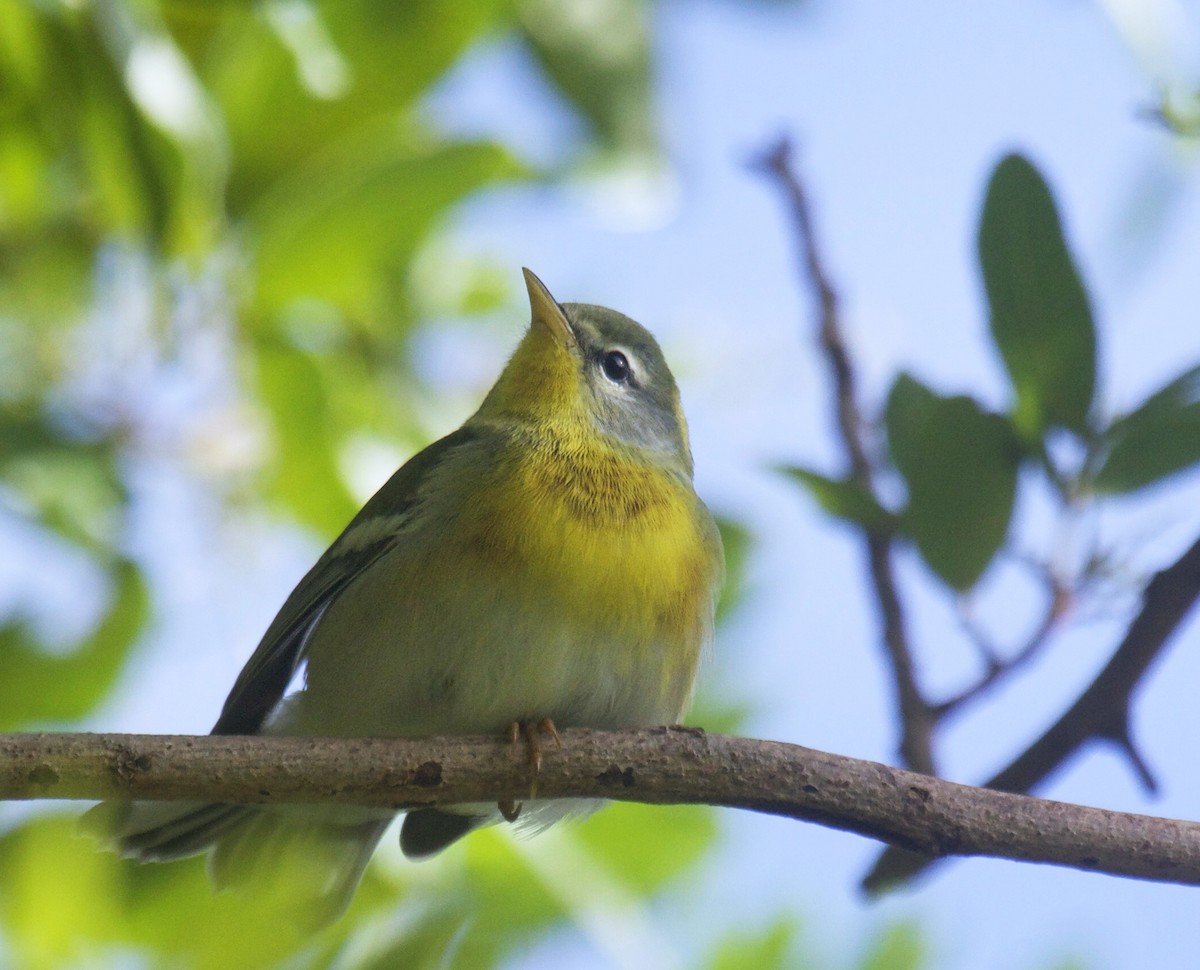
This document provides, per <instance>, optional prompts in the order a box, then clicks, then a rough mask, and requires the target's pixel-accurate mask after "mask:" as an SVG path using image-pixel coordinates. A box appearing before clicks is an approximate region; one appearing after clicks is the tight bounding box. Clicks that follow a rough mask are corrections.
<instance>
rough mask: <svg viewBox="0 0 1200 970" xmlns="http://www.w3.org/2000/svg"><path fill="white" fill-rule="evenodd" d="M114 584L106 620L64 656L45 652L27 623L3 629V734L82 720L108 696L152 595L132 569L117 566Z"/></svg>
mask: <svg viewBox="0 0 1200 970" xmlns="http://www.w3.org/2000/svg"><path fill="white" fill-rule="evenodd" d="M113 579H114V582H115V589H114V591H113V595H112V602H111V605H110V606H109V608H108V611H107V612H106V613H105V615H104V618H103V619H102V620H101V621H100V623H99V624H98V625H97V626H96V628H95V630H93V631H92V633H91V634H90V635H89V636H88V637H86V638H85V639H84V641H83V642H82V643H80V644H78V645H77V646H76V647H75V648H74V649H72V650H71V651H69V652H67V653H65V654H64V653H58V652H56V653H49V652H47V651H45V650H43V649H42V648H41V647H40V645H39V644H38V643H37V642H36V640H35V638H34V636H33V633H32V631H31V630H30V629H29V628H28V627H27V626H26V625H25V624H23V623H19V622H16V623H10V624H9V625H7V626H5V627H0V670H3V671H4V676H3V677H2V678H0V731H13V730H17V729H20V728H24V727H27V726H28V725H30V724H34V723H44V722H46V721H73V720H78V719H79V718H81V717H84V716H85V715H87V714H88V713H90V712H91V711H92V709H93V708H95V707H96V705H97V704H99V703H100V702H101V701H103V700H104V698H105V697H106V696H107V694H108V692H109V691H110V690H111V689H112V686H113V684H114V682H115V681H116V678H117V675H118V674H119V673H120V672H121V670H122V669H123V667H124V665H125V658H126V657H127V655H128V653H129V650H130V648H131V647H132V646H133V643H134V641H135V640H136V638H137V635H138V634H139V633H140V632H141V630H142V628H143V627H144V625H145V622H146V618H147V616H148V614H149V593H148V591H147V589H146V586H145V582H144V580H143V578H142V575H141V573H140V572H139V570H138V569H137V567H136V566H135V565H134V564H133V563H131V562H121V563H118V564H117V566H116V568H115V570H114V572H113Z"/></svg>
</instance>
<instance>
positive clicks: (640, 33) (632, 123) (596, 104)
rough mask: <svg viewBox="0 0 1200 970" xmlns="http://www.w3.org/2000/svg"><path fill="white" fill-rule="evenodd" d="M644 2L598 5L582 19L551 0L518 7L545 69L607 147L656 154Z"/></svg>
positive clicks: (621, 0) (536, 0)
mask: <svg viewBox="0 0 1200 970" xmlns="http://www.w3.org/2000/svg"><path fill="white" fill-rule="evenodd" d="M647 6H648V5H647V4H646V3H645V0H612V2H609V3H603V4H596V5H594V6H593V7H592V8H591V9H590V10H589V13H588V15H587V16H580V10H579V8H577V7H574V6H572V5H571V4H564V3H558V2H556V0H527V2H525V3H521V4H518V5H517V12H518V16H519V17H520V19H521V26H522V27H523V28H524V29H525V32H526V37H527V40H528V42H529V46H530V48H531V49H532V51H533V54H534V56H535V57H536V58H537V60H538V62H539V63H540V64H541V66H542V69H543V70H544V71H545V72H546V75H547V76H548V77H549V78H550V80H551V81H552V82H553V84H554V85H555V86H556V87H557V88H558V89H559V91H560V92H561V93H562V94H563V95H564V96H565V97H566V98H567V99H568V100H569V101H570V102H571V103H572V105H574V107H575V108H576V109H577V110H578V111H579V112H580V114H582V115H583V117H584V118H586V119H587V121H588V123H589V125H590V126H591V129H592V131H593V133H594V134H595V136H596V138H597V139H598V141H599V142H600V143H601V145H603V146H604V147H605V148H607V149H609V150H612V151H616V152H632V153H637V154H647V153H650V154H653V153H654V152H655V151H656V149H657V144H658V136H657V131H656V126H655V122H654V115H653V110H652V98H651V92H652V78H651V69H650V58H651V42H650V24H649V21H650V16H649V13H648V10H647Z"/></svg>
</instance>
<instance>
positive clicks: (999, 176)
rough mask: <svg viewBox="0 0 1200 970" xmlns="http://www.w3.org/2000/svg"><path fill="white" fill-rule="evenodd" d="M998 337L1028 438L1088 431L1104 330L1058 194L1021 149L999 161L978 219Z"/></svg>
mask: <svg viewBox="0 0 1200 970" xmlns="http://www.w3.org/2000/svg"><path fill="white" fill-rule="evenodd" d="M979 262H980V266H981V268H982V270H983V281H984V286H985V288H986V290H987V298H988V304H989V307H990V321H991V332H992V339H993V340H994V341H995V343H996V347H997V348H998V349H999V351H1000V355H1001V356H1002V357H1003V358H1004V364H1005V366H1006V367H1007V368H1008V374H1009V379H1010V380H1011V381H1012V386H1013V391H1014V393H1015V396H1016V402H1015V406H1014V409H1013V423H1014V424H1015V425H1016V427H1017V429H1018V430H1019V431H1020V432H1021V434H1022V435H1023V436H1024V437H1026V438H1027V439H1028V440H1036V439H1038V438H1040V437H1042V435H1044V434H1045V432H1046V431H1047V430H1048V429H1049V428H1052V427H1063V428H1068V429H1070V430H1072V431H1075V432H1077V433H1079V434H1085V433H1086V432H1087V429H1088V413H1089V411H1090V410H1091V406H1092V395H1093V393H1094V387H1095V381H1096V331H1095V325H1094V323H1093V321H1092V310H1091V306H1090V305H1089V302H1088V295H1087V292H1086V290H1085V289H1084V286H1083V282H1082V280H1081V279H1080V276H1079V271H1078V270H1077V269H1076V267H1075V263H1074V261H1073V260H1072V258H1071V253H1070V251H1069V249H1068V248H1067V243H1066V240H1065V239H1064V238H1063V231H1062V225H1061V223H1060V221H1059V216H1058V211H1057V209H1056V208H1055V205H1054V198H1053V196H1052V195H1051V194H1050V189H1049V187H1048V186H1047V185H1046V183H1045V181H1043V179H1042V177H1041V175H1040V174H1038V171H1037V169H1035V168H1034V167H1033V165H1031V164H1030V163H1029V162H1028V161H1027V160H1026V159H1024V158H1023V157H1021V156H1020V155H1009V156H1007V157H1006V158H1004V159H1003V160H1002V161H1001V162H1000V164H999V165H997V166H996V169H995V171H994V172H993V173H992V177H991V181H990V182H989V183H988V189H987V198H986V199H985V201H984V205H983V214H982V217H981V219H980V224H979Z"/></svg>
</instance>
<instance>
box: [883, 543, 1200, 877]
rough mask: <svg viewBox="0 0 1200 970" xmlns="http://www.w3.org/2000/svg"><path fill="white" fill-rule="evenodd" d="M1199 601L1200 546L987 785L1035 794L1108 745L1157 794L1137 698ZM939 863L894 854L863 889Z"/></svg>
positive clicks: (1149, 589) (1152, 588) (1158, 585)
mask: <svg viewBox="0 0 1200 970" xmlns="http://www.w3.org/2000/svg"><path fill="white" fill-rule="evenodd" d="M1198 598H1200V539H1197V540H1196V541H1195V542H1194V543H1193V544H1192V545H1191V547H1190V548H1189V549H1188V550H1187V551H1186V552H1185V553H1184V554H1183V555H1182V556H1180V557H1179V558H1178V559H1177V560H1176V561H1175V562H1174V563H1173V564H1171V565H1170V566H1168V567H1167V568H1166V569H1163V570H1161V571H1160V572H1158V573H1156V574H1155V575H1154V578H1153V579H1152V580H1150V582H1149V583H1148V584H1147V585H1146V589H1145V592H1144V593H1143V594H1142V608H1141V610H1140V611H1139V612H1138V615H1137V616H1136V617H1135V618H1134V620H1133V622H1132V623H1131V624H1130V625H1129V629H1128V631H1127V632H1126V634H1125V639H1124V640H1122V641H1121V645H1120V646H1119V647H1117V649H1116V650H1115V651H1114V652H1113V655H1112V657H1111V659H1110V660H1109V661H1108V663H1107V664H1105V666H1104V669H1103V670H1101V671H1100V673H1098V674H1097V675H1096V678H1095V680H1093V681H1092V683H1091V684H1090V685H1089V686H1088V687H1087V688H1086V689H1085V690H1084V692H1083V693H1082V694H1080V695H1079V699H1078V700H1076V701H1075V703H1074V704H1072V705H1071V707H1070V708H1069V709H1068V710H1067V711H1066V712H1065V713H1064V714H1063V715H1062V717H1060V718H1059V719H1058V720H1057V721H1056V722H1055V723H1054V724H1053V725H1052V726H1051V727H1050V728H1048V729H1047V730H1046V732H1045V733H1044V734H1043V735H1042V736H1041V737H1040V738H1038V739H1037V740H1036V741H1034V742H1033V744H1031V745H1030V746H1029V747H1028V748H1026V749H1025V751H1024V752H1022V753H1021V754H1020V755H1018V756H1017V757H1016V758H1015V759H1014V760H1013V762H1012V763H1011V764H1010V765H1009V766H1008V767H1007V768H1005V769H1004V770H1003V771H1001V772H1000V773H999V774H997V775H995V776H994V777H992V778H990V779H989V780H988V781H986V782H984V786H985V787H987V788H993V789H998V790H1001V791H1009V792H1028V791H1033V790H1034V788H1036V787H1037V786H1038V785H1040V784H1041V783H1042V782H1044V781H1045V780H1046V779H1047V778H1048V777H1049V776H1050V775H1051V774H1052V773H1053V772H1054V771H1056V770H1057V769H1058V768H1060V767H1061V766H1062V765H1063V763H1064V762H1066V761H1067V760H1068V759H1069V758H1070V757H1072V756H1073V755H1075V754H1076V753H1077V752H1078V751H1079V749H1080V748H1082V747H1083V746H1084V745H1085V744H1087V743H1088V742H1090V741H1094V740H1104V741H1111V742H1114V743H1116V744H1117V745H1118V746H1119V747H1121V749H1122V750H1123V751H1124V752H1125V753H1126V755H1127V756H1129V757H1130V760H1131V761H1132V762H1133V765H1134V767H1135V770H1137V771H1138V773H1139V776H1140V777H1141V779H1142V782H1143V784H1145V785H1146V786H1147V787H1148V788H1150V789H1151V790H1153V786H1154V779H1153V777H1152V776H1151V775H1150V773H1149V770H1148V769H1147V768H1146V766H1145V763H1144V761H1143V759H1142V758H1141V756H1140V755H1139V754H1138V753H1137V749H1136V747H1135V746H1134V745H1133V741H1132V738H1131V735H1130V730H1129V716H1130V708H1131V706H1132V703H1133V692H1134V690H1135V689H1136V688H1137V686H1138V685H1139V684H1140V683H1141V682H1142V679H1143V678H1144V677H1145V675H1146V672H1147V671H1148V670H1149V669H1150V665H1151V664H1152V663H1153V662H1154V660H1155V659H1156V658H1157V657H1158V656H1159V654H1160V653H1161V652H1162V650H1163V648H1164V647H1165V646H1166V644H1167V640H1168V638H1169V637H1170V636H1171V634H1172V633H1173V632H1174V631H1175V630H1176V628H1177V627H1178V626H1179V624H1180V623H1182V622H1183V619H1184V617H1186V616H1187V614H1188V612H1189V611H1190V610H1191V608H1192V606H1193V605H1194V604H1195V602H1196V600H1197V599H1198ZM934 861H935V860H933V859H930V858H927V857H925V856H921V855H916V854H913V853H911V852H904V851H901V850H900V849H896V848H893V849H888V850H886V851H885V852H884V853H883V854H882V855H881V856H880V857H879V859H878V860H877V861H876V863H875V865H874V867H873V868H872V869H871V871H870V872H869V873H868V874H867V875H866V877H864V879H863V883H862V886H863V889H864V890H866V891H867V892H873V893H874V892H881V891H883V890H885V889H887V888H889V887H891V886H894V885H895V884H897V883H899V882H904V881H906V880H908V879H911V878H913V877H914V876H916V875H917V874H919V873H920V872H921V871H922V870H924V869H926V868H928V867H929V866H930V865H932V864H933V863H934Z"/></svg>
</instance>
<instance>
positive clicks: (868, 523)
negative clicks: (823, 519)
mask: <svg viewBox="0 0 1200 970" xmlns="http://www.w3.org/2000/svg"><path fill="white" fill-rule="evenodd" d="M779 470H780V471H782V472H783V473H784V474H785V475H788V476H790V477H791V478H794V479H795V480H796V481H798V482H799V483H800V484H801V485H803V486H804V487H805V488H806V489H807V490H808V493H809V494H810V495H811V496H812V497H813V498H814V499H815V500H816V502H817V504H818V505H820V506H821V508H822V509H824V510H825V511H826V512H827V513H829V514H830V515H832V516H834V517H835V518H838V519H842V520H844V521H846V522H849V523H851V524H853V525H861V526H862V527H863V528H864V529H866V530H867V531H868V532H887V531H889V530H891V529H894V528H895V526H896V517H895V516H894V515H892V513H891V512H889V511H888V510H887V509H885V508H884V507H883V506H882V505H880V504H879V502H878V501H876V499H875V496H874V495H872V494H871V493H870V492H869V491H867V489H865V488H863V487H862V485H860V484H859V483H858V482H855V481H851V480H850V479H848V478H830V477H828V476H827V475H822V474H820V473H819V472H814V471H812V470H810V469H808V468H802V467H800V466H798V465H789V466H786V467H783V468H780V469H779Z"/></svg>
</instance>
